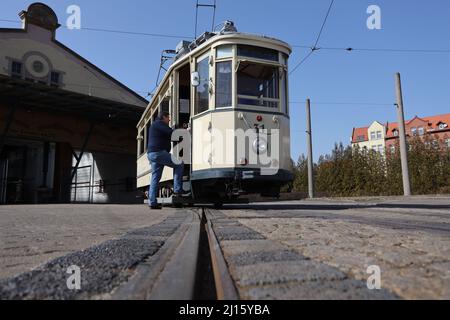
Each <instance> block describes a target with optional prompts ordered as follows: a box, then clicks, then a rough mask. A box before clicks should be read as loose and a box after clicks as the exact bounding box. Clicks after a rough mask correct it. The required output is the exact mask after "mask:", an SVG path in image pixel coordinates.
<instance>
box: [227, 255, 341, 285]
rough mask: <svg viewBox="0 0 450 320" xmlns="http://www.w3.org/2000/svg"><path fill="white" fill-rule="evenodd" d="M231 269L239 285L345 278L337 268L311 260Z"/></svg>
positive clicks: (269, 263) (278, 262) (233, 267)
mask: <svg viewBox="0 0 450 320" xmlns="http://www.w3.org/2000/svg"><path fill="white" fill-rule="evenodd" d="M232 269H233V275H234V276H235V279H236V281H237V285H238V286H239V287H246V286H263V285H270V284H280V283H284V282H292V281H296V282H307V281H334V280H344V279H346V278H347V276H346V275H345V274H344V273H343V272H341V271H339V270H338V269H336V268H332V267H330V266H326V265H324V264H321V263H317V262H314V261H311V260H300V261H281V262H280V261H277V262H268V263H260V264H257V265H246V266H237V267H235V266H232Z"/></svg>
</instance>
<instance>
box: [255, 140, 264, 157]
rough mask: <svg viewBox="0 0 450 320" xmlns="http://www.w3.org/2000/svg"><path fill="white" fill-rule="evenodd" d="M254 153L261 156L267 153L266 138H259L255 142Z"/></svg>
mask: <svg viewBox="0 0 450 320" xmlns="http://www.w3.org/2000/svg"><path fill="white" fill-rule="evenodd" d="M253 151H254V152H256V153H259V154H264V153H266V152H267V141H266V139H264V138H259V139H258V138H257V139H255V141H254V142H253Z"/></svg>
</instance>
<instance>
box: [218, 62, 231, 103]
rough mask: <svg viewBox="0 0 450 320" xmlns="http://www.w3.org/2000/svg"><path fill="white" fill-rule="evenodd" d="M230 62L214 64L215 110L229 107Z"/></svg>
mask: <svg viewBox="0 0 450 320" xmlns="http://www.w3.org/2000/svg"><path fill="white" fill-rule="evenodd" d="M231 72H232V67H231V61H225V62H218V63H217V64H216V77H217V79H216V108H224V107H231V105H232V103H231V81H232V77H231V76H232V74H231Z"/></svg>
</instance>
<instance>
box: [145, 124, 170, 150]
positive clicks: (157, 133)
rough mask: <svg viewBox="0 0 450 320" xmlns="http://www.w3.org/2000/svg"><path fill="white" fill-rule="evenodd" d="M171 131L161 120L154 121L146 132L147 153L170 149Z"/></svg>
mask: <svg viewBox="0 0 450 320" xmlns="http://www.w3.org/2000/svg"><path fill="white" fill-rule="evenodd" d="M172 132H173V130H172V129H171V128H170V127H169V126H168V125H167V124H165V123H164V122H163V121H162V120H156V121H155V122H153V124H152V125H151V126H150V129H149V130H148V152H158V151H164V150H165V151H167V152H170V149H172V143H171V142H172Z"/></svg>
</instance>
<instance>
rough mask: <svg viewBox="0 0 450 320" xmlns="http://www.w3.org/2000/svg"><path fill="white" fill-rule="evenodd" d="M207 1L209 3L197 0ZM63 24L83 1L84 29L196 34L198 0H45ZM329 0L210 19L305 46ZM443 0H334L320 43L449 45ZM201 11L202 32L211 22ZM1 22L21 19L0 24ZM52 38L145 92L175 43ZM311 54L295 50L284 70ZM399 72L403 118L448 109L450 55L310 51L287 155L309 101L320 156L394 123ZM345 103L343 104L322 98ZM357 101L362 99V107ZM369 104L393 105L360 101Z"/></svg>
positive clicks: (6, 9)
mask: <svg viewBox="0 0 450 320" xmlns="http://www.w3.org/2000/svg"><path fill="white" fill-rule="evenodd" d="M203 1H204V2H205V3H208V1H211V2H212V0H203ZM32 2H33V1H22V0H3V1H2V11H1V13H0V19H8V20H18V16H17V14H18V12H19V11H20V10H23V9H26V8H27V7H28V5H29V4H31V3H32ZM43 2H45V3H46V4H47V5H49V6H50V7H52V8H53V9H54V10H55V12H56V13H57V15H58V17H59V20H60V23H61V24H64V23H65V21H66V19H67V17H68V15H67V13H66V9H67V7H68V6H69V5H72V4H76V5H78V6H80V7H81V12H82V27H91V28H104V29H116V30H128V31H140V32H147V33H162V34H173V35H181V36H191V37H192V36H193V34H194V21H195V2H196V1H195V0H165V1H154V0H128V1H123V0H98V1H87V0H77V1H76V0H69V1H66V0H47V1H45V0H44V1H43ZM329 3H330V1H329V0H302V1H293V0H290V1H288V0H277V1H273V0H272V1H271V0H245V1H244V0H240V1H238V0H217V5H218V8H217V15H216V22H217V23H216V24H218V23H219V22H222V21H224V20H226V19H230V20H233V21H234V22H235V24H236V26H237V28H238V29H239V30H240V31H243V32H250V33H258V34H265V35H270V36H273V37H277V38H279V39H281V40H284V41H286V42H288V43H290V44H291V45H309V46H310V45H312V44H313V43H314V41H315V39H316V36H317V33H318V31H319V29H320V26H321V23H322V21H323V18H324V15H325V13H326V11H327V9H328V6H329ZM372 4H374V5H378V6H379V7H380V8H381V14H382V15H381V18H382V29H381V30H369V29H368V28H367V26H366V20H367V18H368V16H369V15H368V14H367V13H366V10H367V7H368V6H369V5H372ZM449 14H450V1H448V0H429V1H424V0H420V1H419V0H417V1H416V0H415V1H411V0H396V1H392V0H370V1H366V0H335V4H334V7H333V10H332V12H331V15H330V17H329V19H328V22H327V25H326V27H325V30H324V32H323V35H322V37H321V40H320V43H319V46H323V47H354V48H392V49H445V50H450V41H449V33H450V19H449V18H448V17H449ZM211 17H212V15H211V11H210V10H208V9H202V10H201V11H200V14H199V30H200V31H205V30H206V29H208V28H210V25H211ZM0 26H1V27H16V26H19V25H18V24H14V23H8V22H1V21H0ZM57 39H58V40H59V41H61V42H63V43H64V44H66V45H67V46H69V47H70V48H72V49H73V50H75V51H77V52H78V53H79V54H81V55H82V56H84V57H85V58H87V59H88V60H90V61H91V62H93V63H94V64H96V65H97V66H99V67H100V68H102V69H103V70H105V71H106V72H108V73H109V74H111V75H112V76H114V77H115V78H117V79H118V80H120V81H121V82H123V83H124V84H126V85H127V86H129V87H130V88H132V89H133V90H136V91H138V92H139V93H140V94H142V95H145V92H148V91H150V90H152V89H153V87H154V85H155V80H156V75H157V72H158V67H159V59H160V53H161V50H164V49H172V48H174V47H175V46H176V44H177V42H178V41H179V40H178V39H170V38H154V37H146V36H135V35H122V34H113V33H103V32H92V31H86V30H74V31H69V30H67V29H64V28H60V29H59V30H58V33H57ZM307 53H308V49H301V48H294V52H293V54H292V56H291V60H290V64H291V67H292V66H294V65H295V64H297V62H298V61H299V60H300V59H302V58H303V57H304V56H305V55H306V54H307ZM395 72H401V74H402V81H403V94H404V104H405V116H406V117H407V118H412V117H414V116H415V115H419V116H431V115H435V114H442V113H448V112H450V103H449V100H450V99H449V98H450V53H392V52H351V53H348V52H345V51H332V50H319V51H317V52H316V53H315V54H314V55H313V56H312V57H311V58H310V59H309V60H308V61H307V62H306V63H305V64H304V65H302V66H301V67H300V68H299V69H298V70H297V71H296V72H295V73H293V74H292V75H291V78H290V95H291V97H290V100H291V101H292V102H301V103H292V104H291V126H292V133H291V134H292V156H293V158H294V159H297V158H298V156H299V155H300V154H301V153H306V145H305V142H306V137H305V133H304V132H305V111H304V109H305V107H304V103H303V101H304V100H305V99H306V98H307V97H309V98H311V100H312V109H313V110H312V117H313V130H314V134H313V143H314V154H315V158H316V160H317V158H318V156H319V155H320V154H324V153H328V152H330V150H331V149H332V148H333V145H334V143H335V142H343V143H344V144H348V143H349V141H350V136H351V133H352V128H353V127H355V126H366V125H369V124H370V123H371V122H372V121H374V120H378V121H381V122H386V121H391V122H392V121H396V111H395V108H394V106H393V103H394V102H395V90H394V89H395V88H394V74H395ZM329 102H339V103H340V102H348V103H349V104H324V103H329ZM360 103H361V104H360ZM366 103H376V104H392V106H390V105H367V104H366Z"/></svg>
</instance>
